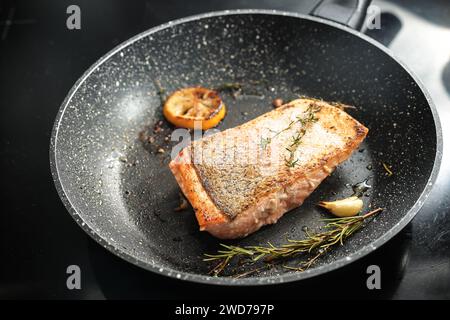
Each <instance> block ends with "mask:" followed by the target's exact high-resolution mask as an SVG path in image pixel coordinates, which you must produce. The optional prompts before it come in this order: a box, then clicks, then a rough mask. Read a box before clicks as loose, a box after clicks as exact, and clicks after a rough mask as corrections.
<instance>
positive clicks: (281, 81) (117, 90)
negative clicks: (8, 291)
mask: <svg viewBox="0 0 450 320" xmlns="http://www.w3.org/2000/svg"><path fill="white" fill-rule="evenodd" d="M224 82H240V83H242V84H243V85H244V86H247V87H249V88H250V87H251V88H252V89H251V90H247V92H246V94H244V95H242V96H239V97H238V98H236V99H234V98H233V97H231V95H229V94H227V93H223V94H222V97H223V98H224V100H225V103H226V105H227V106H228V114H227V116H226V118H225V119H224V121H223V122H222V123H221V124H220V125H219V127H218V128H219V129H225V128H229V127H233V126H236V125H238V124H241V123H244V122H246V121H248V120H250V119H252V118H254V117H256V116H258V115H261V114H263V113H265V112H267V111H270V110H271V109H272V106H271V101H272V100H273V99H274V98H278V97H281V98H284V99H290V98H292V97H294V96H295V95H296V94H298V95H306V96H312V97H317V98H321V99H324V100H329V101H340V102H343V103H345V104H350V105H354V106H356V107H357V109H356V110H349V113H351V114H352V115H353V116H354V117H355V118H356V119H358V120H359V121H361V122H362V123H363V124H365V125H366V126H367V127H368V128H369V129H370V132H369V135H368V137H367V139H366V141H365V142H364V143H363V145H362V146H361V148H360V150H358V151H356V152H355V153H354V155H353V156H352V158H351V159H350V160H349V161H347V162H345V163H344V164H342V165H341V166H339V167H338V169H337V170H336V171H335V172H334V173H333V175H332V176H331V177H329V178H328V179H326V180H325V181H324V182H323V183H322V184H321V185H320V187H319V188H318V189H317V190H316V191H315V192H314V193H313V194H312V195H311V196H310V197H309V198H308V199H307V201H306V202H305V204H304V205H303V206H301V207H300V208H298V209H296V210H293V211H292V212H289V213H287V214H286V215H285V216H284V217H283V218H282V219H281V220H280V221H279V222H278V223H277V224H276V225H272V226H268V227H265V228H263V229H261V230H260V231H258V232H256V233H254V234H252V235H250V236H249V237H247V238H245V239H243V240H237V241H231V242H230V243H236V244H240V245H256V244H264V243H266V242H267V241H270V242H271V243H274V244H277V243H282V242H284V241H285V240H286V239H287V238H302V237H304V231H303V230H302V229H304V226H307V227H308V228H309V229H310V230H318V228H319V227H320V226H321V225H322V222H321V221H320V218H323V217H327V215H326V214H325V213H324V212H323V211H321V210H319V209H318V208H317V207H316V206H315V205H314V204H315V203H317V201H319V200H324V199H335V198H340V197H344V196H347V195H349V194H351V188H350V187H349V185H351V184H354V183H356V182H360V181H362V180H364V179H366V178H369V184H371V185H372V186H373V188H372V189H371V190H370V191H369V192H368V195H367V196H365V197H364V201H365V204H366V207H367V205H368V204H371V206H372V207H379V206H380V207H384V208H386V210H385V211H384V212H383V213H382V214H381V215H379V216H378V217H377V218H376V219H375V221H374V222H372V223H371V224H369V225H368V226H367V227H366V228H365V229H364V230H363V231H362V232H360V233H358V234H356V235H355V236H354V237H353V238H351V239H350V240H349V241H348V242H347V243H346V245H345V246H343V247H340V248H337V249H336V250H335V251H333V252H331V253H330V254H328V255H327V256H326V258H324V259H322V260H320V261H319V262H318V264H317V265H315V266H314V267H312V268H311V269H310V270H308V271H307V272H304V273H293V272H287V271H283V270H280V269H276V270H273V271H266V272H263V273H255V274H252V275H250V276H249V277H248V278H243V279H231V278H212V277H209V276H207V272H208V270H209V268H210V267H211V266H210V265H208V264H206V263H204V262H203V261H202V254H203V253H205V252H214V251H215V250H217V248H218V244H219V241H218V240H217V239H215V238H213V237H212V236H210V235H209V234H207V233H202V232H199V231H198V225H197V222H196V219H195V217H194V214H193V212H192V211H191V210H188V211H185V212H175V211H174V208H175V207H177V206H178V204H179V195H178V193H179V188H178V186H177V183H176V181H175V179H174V177H173V176H172V174H171V172H170V171H169V169H168V167H167V163H168V160H169V159H168V158H169V154H168V153H169V152H167V151H166V153H165V154H158V153H156V152H155V151H154V150H153V149H152V146H151V145H148V144H145V143H143V142H142V141H141V140H140V139H139V134H140V133H141V132H150V133H151V131H152V130H151V129H152V128H153V125H154V124H155V122H157V121H158V120H160V119H162V116H161V104H160V97H159V95H158V83H159V84H160V85H161V86H162V87H164V88H165V89H166V90H168V91H169V92H170V91H172V90H175V89H177V88H182V87H186V86H195V85H202V86H205V87H216V86H218V85H221V84H223V83H224ZM430 104H431V102H430V100H429V99H428V98H427V95H426V94H425V93H424V91H423V89H421V87H420V85H419V84H418V83H417V80H415V78H414V77H413V76H412V75H411V74H410V72H408V71H407V70H406V69H405V68H404V67H403V66H402V65H401V64H399V63H398V62H397V61H396V60H395V59H394V58H392V57H391V55H390V54H389V53H388V52H387V51H386V50H385V49H383V48H382V47H381V46H380V45H377V44H375V42H374V41H371V40H369V39H368V38H366V37H365V36H362V35H360V34H358V33H356V32H352V31H349V30H347V29H344V28H343V27H340V26H338V25H337V24H333V23H329V22H325V21H322V20H320V19H317V18H310V17H306V16H301V15H296V14H287V13H280V12H272V11H271V12H268V11H261V10H260V11H234V12H222V13H213V14H206V15H202V16H196V17H192V18H188V19H184V20H180V21H176V22H174V23H169V24H166V25H163V26H161V27H157V28H155V29H152V30H149V31H147V32H144V33H142V34H140V35H138V36H136V37H135V38H133V39H131V40H129V41H127V42H126V43H124V44H122V45H120V46H119V47H117V48H116V49H114V50H113V51H111V52H110V53H108V54H107V55H106V56H105V57H103V58H102V59H100V61H99V62H98V63H96V64H95V65H94V66H93V67H92V68H91V69H89V70H88V71H87V72H86V73H85V75H83V77H82V78H81V79H80V80H79V81H78V82H77V83H76V85H75V86H74V88H73V89H72V91H71V92H70V93H69V95H68V97H67V98H66V100H65V101H64V103H63V105H62V107H61V110H60V112H59V114H58V116H57V119H56V123H55V127H54V133H53V137H52V142H51V156H50V158H51V161H52V171H53V175H54V179H55V183H56V186H57V188H58V191H59V193H60V195H61V197H62V199H63V201H64V203H65V204H66V206H67V207H68V209H69V211H70V212H71V214H72V215H73V217H74V218H75V220H76V221H77V222H78V223H79V224H80V225H81V226H82V227H83V229H84V230H86V231H87V232H88V233H89V234H90V235H91V236H93V238H94V239H96V240H97V241H98V242H99V243H100V244H102V245H103V246H105V247H106V248H108V249H109V250H111V251H113V252H114V253H116V254H117V255H119V256H121V257H123V258H124V259H126V260H128V261H130V262H132V263H135V264H137V265H139V266H142V267H144V268H146V269H149V270H152V271H155V272H159V273H161V274H164V275H168V276H172V277H176V278H180V279H187V280H192V281H200V282H207V283H215V284H244V285H253V284H267V283H276V282H283V281H292V280H298V279H302V278H306V277H311V276H313V275H318V274H321V273H323V272H327V271H329V270H332V269H335V268H337V267H339V266H342V265H345V264H347V263H349V262H351V261H353V260H355V259H358V258H359V257H361V256H363V255H365V254H367V253H368V252H370V251H372V250H374V249H375V248H376V247H378V246H380V245H381V244H382V243H384V242H385V241H387V240H388V239H390V238H391V237H392V236H393V235H394V234H395V233H397V232H398V231H399V230H400V229H401V228H402V227H403V226H405V225H406V224H407V222H409V221H410V220H411V219H412V217H413V216H414V215H415V213H416V212H417V211H418V209H419V208H420V206H421V205H422V203H423V201H424V200H425V198H426V196H427V195H428V192H429V190H430V188H431V186H432V184H433V182H434V179H435V176H436V173H437V170H438V168H439V164H440V150H441V148H442V146H441V138H440V128H439V121H438V119H437V116H436V113H435V111H434V108H433V106H431V105H430ZM149 128H150V129H149ZM163 128H165V131H164V132H163V134H162V135H163V137H164V135H166V134H169V133H170V129H171V127H170V126H167V125H165V124H164V125H163ZM158 143H159V140H158ZM383 162H384V163H386V164H388V165H390V166H391V167H392V171H393V172H394V174H393V175H392V176H387V175H386V172H385V170H384V168H383V166H382V163H383Z"/></svg>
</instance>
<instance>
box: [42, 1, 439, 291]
mask: <svg viewBox="0 0 450 320" xmlns="http://www.w3.org/2000/svg"><path fill="white" fill-rule="evenodd" d="M242 14H261V15H273V16H286V17H292V18H298V19H305V20H310V21H314V22H318V23H323V24H326V25H328V26H331V27H334V28H337V29H339V30H342V31H345V32H348V33H350V34H352V35H354V36H357V37H359V38H360V39H362V40H364V41H366V42H368V43H369V44H371V45H373V46H375V47H376V48H378V49H380V50H381V51H383V52H384V53H385V54H387V55H388V56H389V57H391V58H392V59H393V60H394V61H395V62H396V63H398V64H399V65H400V66H401V67H402V68H403V69H404V70H405V71H406V72H407V73H408V74H409V75H410V76H411V78H412V79H413V80H414V81H415V82H416V83H417V85H418V86H419V89H420V90H421V91H422V93H423V94H424V96H425V98H426V100H427V102H428V106H429V108H430V110H431V113H432V115H433V121H434V124H435V130H436V155H435V159H434V165H433V169H432V171H431V173H430V176H429V178H428V180H427V184H426V186H425V188H424V189H423V190H422V193H421V194H420V196H419V198H418V199H417V200H416V202H415V203H414V205H413V206H412V207H411V208H410V209H409V211H408V212H407V213H406V215H405V216H404V217H403V218H402V219H401V220H400V221H399V222H398V223H397V224H396V225H394V226H393V227H392V228H391V229H389V230H388V231H387V232H385V233H384V234H383V235H382V236H381V237H379V238H378V239H376V240H375V241H373V242H371V243H370V244H368V245H366V246H364V247H363V248H361V249H359V250H358V251H356V252H354V253H352V254H350V255H348V256H346V257H343V258H341V259H339V260H336V261H334V262H333V263H331V264H326V265H323V266H319V267H317V268H314V269H311V270H306V271H304V272H301V273H287V274H284V275H279V276H266V277H261V278H242V279H233V278H228V277H223V278H221V277H212V276H208V275H200V274H195V273H190V272H182V271H176V270H174V269H170V268H160V267H158V266H156V265H151V264H149V263H147V262H145V261H142V260H139V259H136V258H135V257H133V256H132V255H130V254H129V253H127V252H124V251H121V250H120V249H117V248H116V247H114V246H113V245H112V244H110V243H109V241H108V239H106V238H103V237H102V236H100V235H99V234H98V233H97V232H96V231H95V230H94V229H93V228H91V227H90V226H89V225H88V223H87V222H85V221H84V219H83V218H82V215H83V214H82V212H78V210H77V209H76V208H75V206H73V205H72V203H71V201H70V199H69V198H68V196H67V194H66V192H65V190H64V186H63V185H62V183H61V181H60V179H59V169H58V164H57V142H58V132H59V127H60V123H61V120H62V119H63V117H64V113H65V110H66V108H67V106H68V105H69V103H70V101H71V99H72V97H73V96H74V94H75V93H76V92H77V91H78V88H79V87H80V86H81V85H82V84H83V83H84V81H85V80H86V79H87V78H88V77H89V76H90V75H91V73H93V72H94V71H95V70H96V69H97V68H98V67H99V66H100V65H102V64H103V63H104V62H106V61H107V60H108V59H109V58H110V57H112V56H113V55H115V54H116V53H118V52H120V51H121V50H123V49H124V48H126V47H128V46H130V45H131V44H133V43H134V42H136V41H138V40H140V39H142V38H144V37H147V36H149V35H151V34H154V33H156V32H158V31H161V30H164V29H167V28H170V27H172V26H174V25H179V24H183V23H187V22H192V21H197V20H201V19H206V18H211V17H217V16H226V15H242ZM442 148H443V141H442V128H441V124H440V120H439V115H438V112H437V110H436V107H435V105H434V103H433V101H432V100H431V97H430V94H429V92H428V91H427V89H426V88H425V86H424V85H423V83H422V82H421V81H420V79H419V78H418V76H417V75H416V74H415V73H414V72H412V71H411V70H410V69H409V68H408V67H407V66H406V65H405V64H404V63H403V62H402V61H401V60H399V59H398V57H396V56H395V55H394V54H393V53H392V52H391V50H390V49H388V48H386V47H385V46H383V45H382V44H380V43H379V42H377V41H376V40H374V39H372V38H370V37H368V36H366V35H365V34H363V33H361V32H359V31H355V30H353V29H350V28H348V27H346V26H343V25H340V24H338V23H336V22H332V21H329V20H325V19H322V18H318V17H313V16H309V15H305V14H300V13H295V12H288V11H280V10H266V9H234V10H222V11H212V12H207V13H201V14H197V15H192V16H188V17H184V18H181V19H176V20H172V21H169V22H167V23H164V24H161V25H159V26H156V27H153V28H150V29H148V30H146V31H143V32H141V33H139V34H137V35H135V36H133V37H131V38H130V39H128V40H126V41H124V42H122V43H121V44H119V45H117V46H116V47H115V48H113V49H112V50H110V51H109V52H108V53H106V54H105V55H103V56H102V57H101V58H100V59H98V60H97V61H96V62H95V63H94V64H93V65H91V66H90V67H89V69H87V70H86V71H85V72H84V73H83V74H82V76H81V77H80V78H79V79H78V80H77V82H76V83H75V84H74V85H73V87H72V88H71V89H70V91H69V93H68V94H67V96H66V98H65V99H64V101H63V102H62V104H61V106H60V108H59V110H58V113H57V115H56V118H55V121H54V125H53V129H52V134H51V138H50V150H49V153H50V154H49V156H50V169H51V173H52V177H53V181H54V184H55V187H56V190H57V192H58V195H59V197H60V198H61V200H62V202H63V204H64V206H65V207H66V209H67V210H68V211H69V213H70V215H71V216H72V218H73V219H74V220H75V221H76V222H77V224H78V225H79V226H80V227H81V228H82V229H83V230H84V231H85V232H86V233H87V234H88V235H89V236H90V237H91V238H92V239H94V240H95V241H96V242H97V243H99V244H100V245H102V246H103V247H104V248H106V249H107V250H108V251H110V252H112V253H113V254H115V255H116V256H118V257H120V258H122V259H124V260H125V261H128V262H130V263H132V264H134V265H136V266H138V267H141V268H143V269H146V270H149V271H152V272H153V273H155V274H160V275H163V276H167V277H169V278H172V279H175V278H176V279H180V280H185V281H191V282H196V283H203V284H212V285H226V286H259V285H271V284H281V283H288V282H293V281H299V280H304V279H308V278H312V277H315V276H319V275H321V274H324V273H327V272H330V271H333V270H337V269H339V268H341V267H343V266H346V265H349V264H350V263H352V262H354V261H356V260H358V259H360V258H362V257H364V256H366V255H367V254H369V253H370V252H372V251H374V250H376V249H377V248H379V247H380V246H382V245H383V244H385V243H386V242H387V241H389V240H390V239H391V238H392V237H393V236H395V235H396V234H397V233H399V232H400V231H401V230H402V229H403V228H404V227H405V226H406V225H407V224H408V223H409V222H410V221H411V220H412V219H413V218H414V216H415V215H416V214H417V213H418V211H419V210H420V209H421V207H422V206H423V204H424V202H425V201H426V199H427V198H428V196H429V194H430V192H431V190H432V188H433V186H434V183H435V181H436V179H437V176H438V173H439V170H440V166H441V160H442Z"/></svg>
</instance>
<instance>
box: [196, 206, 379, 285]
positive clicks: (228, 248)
mask: <svg viewBox="0 0 450 320" xmlns="http://www.w3.org/2000/svg"><path fill="white" fill-rule="evenodd" d="M382 210H383V209H382V208H378V209H375V210H372V211H370V212H368V213H366V214H364V215H361V216H354V217H344V218H331V219H324V221H326V222H327V224H326V225H325V226H324V228H325V229H327V230H326V231H323V232H319V233H310V232H308V231H305V232H306V238H305V239H301V240H292V239H290V240H288V242H287V243H285V244H282V245H280V246H275V245H273V244H271V243H268V244H267V245H266V246H245V247H240V246H234V245H226V244H220V246H221V247H222V249H219V250H218V251H217V253H216V254H205V255H204V256H205V258H204V259H203V261H215V262H218V264H217V265H216V266H215V267H214V268H213V269H212V270H211V271H210V274H213V275H216V276H218V275H220V274H221V273H222V272H223V271H224V270H225V269H226V268H227V266H229V265H230V263H231V262H232V261H234V260H236V259H237V258H244V259H246V260H247V262H250V263H255V262H258V261H263V262H265V263H274V262H283V261H286V260H288V259H291V258H294V257H297V256H299V255H302V254H307V255H310V257H309V259H307V260H303V261H301V262H300V263H299V264H298V266H297V267H292V266H287V265H284V267H285V268H287V269H291V270H296V271H304V270H306V269H308V268H310V267H311V266H312V265H313V264H314V263H315V262H316V261H317V260H318V258H319V257H320V256H322V255H323V254H325V253H326V252H328V251H329V250H331V249H332V248H333V247H335V246H337V245H343V244H344V241H345V240H346V239H347V238H349V237H350V236H351V235H353V234H354V233H355V232H356V231H358V230H360V229H361V228H362V227H363V226H364V222H365V221H366V220H367V219H368V218H370V217H372V216H374V215H376V214H378V213H379V212H381V211H382ZM311 255H312V256H311ZM258 269H260V268H258Z"/></svg>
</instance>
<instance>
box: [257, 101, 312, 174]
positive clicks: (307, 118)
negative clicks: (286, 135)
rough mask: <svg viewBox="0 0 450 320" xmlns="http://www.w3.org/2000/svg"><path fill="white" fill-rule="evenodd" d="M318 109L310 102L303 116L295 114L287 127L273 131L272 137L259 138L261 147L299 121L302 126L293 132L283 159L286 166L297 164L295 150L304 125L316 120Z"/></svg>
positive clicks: (304, 132)
mask: <svg viewBox="0 0 450 320" xmlns="http://www.w3.org/2000/svg"><path fill="white" fill-rule="evenodd" d="M319 111H320V106H318V105H316V104H314V103H311V104H310V105H309V106H308V108H307V109H306V111H305V112H304V115H303V116H297V117H296V119H295V120H292V121H290V122H289V124H288V125H287V127H285V128H283V129H282V130H279V131H273V130H271V132H274V135H273V136H272V137H267V138H261V147H262V148H263V149H266V147H267V146H268V145H269V144H270V143H271V142H272V141H273V139H274V138H276V137H277V136H279V135H280V134H281V133H283V132H285V131H288V130H290V129H291V128H292V127H293V126H294V125H295V124H297V123H300V124H301V125H302V127H301V128H300V129H298V130H297V131H296V132H295V134H294V135H293V136H292V137H291V138H292V143H291V144H290V145H289V146H288V147H286V150H287V151H288V152H289V156H287V157H286V158H285V159H284V163H285V165H286V166H287V167H290V168H293V167H295V166H296V165H297V163H298V161H299V159H295V151H296V150H297V148H298V146H299V145H300V144H301V139H302V138H303V136H304V135H305V134H306V127H307V125H308V124H310V123H313V122H316V121H317V120H318V119H317V118H316V116H315V114H316V113H317V112H319Z"/></svg>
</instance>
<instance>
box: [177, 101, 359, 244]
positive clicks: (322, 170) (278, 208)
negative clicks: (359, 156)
mask: <svg viewBox="0 0 450 320" xmlns="http://www.w3.org/2000/svg"><path fill="white" fill-rule="evenodd" d="M311 107H314V108H315V109H316V110H318V111H316V112H315V113H314V117H315V118H316V121H313V122H311V123H307V124H305V123H302V122H301V121H296V120H297V119H299V118H301V117H302V116H304V115H305V114H307V112H308V110H311V109H310V108H311ZM286 128H287V129H286ZM302 128H303V129H304V135H303V136H302V138H301V142H300V143H299V144H298V146H297V145H296V148H295V149H294V150H295V151H294V153H293V154H291V152H290V151H287V150H286V149H287V148H288V149H289V148H290V146H291V145H293V144H292V143H293V142H292V141H293V139H294V138H295V137H296V135H297V134H298V132H301V130H302ZM367 133H368V129H367V128H366V127H364V126H363V125H362V124H360V123H359V122H358V121H357V120H355V119H354V118H352V117H351V116H350V115H348V114H347V113H346V112H344V111H343V110H341V109H339V108H337V107H334V106H333V105H331V104H329V103H326V102H323V101H318V100H314V99H306V98H302V99H297V100H294V101H292V102H290V103H288V104H286V105H284V106H282V107H279V108H277V109H275V110H273V111H271V112H268V113H266V114H264V115H262V116H260V117H258V118H255V119H253V120H251V121H249V122H247V123H245V124H243V125H240V126H238V127H235V128H231V129H228V130H225V131H223V132H219V133H216V134H214V135H212V136H208V137H205V138H203V139H201V140H197V141H194V142H193V143H192V144H191V145H190V146H188V147H186V148H184V149H183V150H182V151H181V152H180V153H179V154H178V156H177V157H176V158H175V159H173V160H172V161H171V162H170V164H169V167H170V169H171V170H172V173H173V174H174V176H175V178H176V180H177V182H178V184H179V185H180V188H181V190H182V191H183V193H184V194H185V196H186V198H187V199H188V200H189V202H190V203H191V205H192V206H193V208H194V210H195V214H196V217H197V220H198V223H199V226H200V230H204V231H208V232H209V233H211V234H212V235H214V236H216V237H218V238H221V239H234V238H241V237H245V236H247V235H249V234H251V233H253V232H255V231H256V230H258V229H259V228H261V227H262V226H264V225H266V224H273V223H276V222H277V221H278V219H279V218H280V217H281V216H283V214H284V213H286V212H287V211H289V210H292V209H293V208H296V207H298V206H300V205H301V204H302V203H303V202H304V200H305V199H306V198H307V197H308V196H309V195H310V194H311V193H312V192H313V191H314V190H315V189H316V188H317V186H318V185H319V184H320V183H321V182H322V181H323V180H324V179H325V178H326V177H327V176H329V175H330V174H331V173H332V172H333V171H334V169H335V168H336V166H337V165H338V164H339V163H341V162H343V161H345V160H346V159H347V158H348V157H349V156H350V155H351V153H352V152H353V151H354V150H355V149H356V148H358V146H359V144H360V143H361V142H362V141H363V140H364V138H365V137H366V135H367ZM268 141H270V142H268ZM262 142H264V143H262ZM290 156H293V157H291V158H293V159H295V160H296V162H295V164H294V165H293V166H292V165H291V166H290V165H287V164H286V159H287V158H289V157H290ZM291 164H292V162H291Z"/></svg>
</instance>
